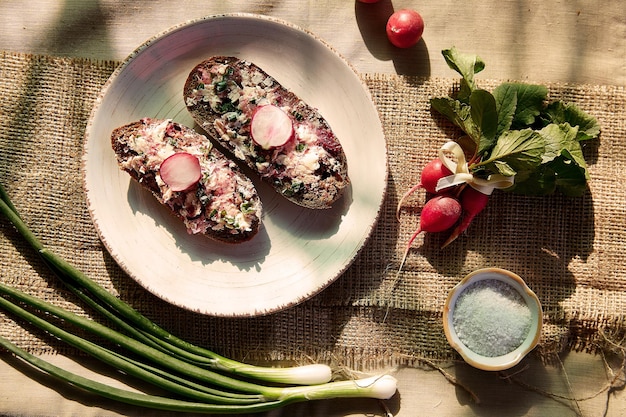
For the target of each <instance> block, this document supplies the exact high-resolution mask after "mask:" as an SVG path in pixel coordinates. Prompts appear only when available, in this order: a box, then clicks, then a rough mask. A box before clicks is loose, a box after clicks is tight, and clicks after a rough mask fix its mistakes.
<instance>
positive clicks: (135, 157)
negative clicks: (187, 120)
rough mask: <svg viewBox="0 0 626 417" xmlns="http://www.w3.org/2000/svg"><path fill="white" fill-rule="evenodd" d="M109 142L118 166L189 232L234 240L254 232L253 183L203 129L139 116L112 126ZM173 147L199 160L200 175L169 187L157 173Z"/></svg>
mask: <svg viewBox="0 0 626 417" xmlns="http://www.w3.org/2000/svg"><path fill="white" fill-rule="evenodd" d="M111 144H112V146H113V150H114V151H115V154H116V155H117V161H118V164H119V166H120V168H121V169H122V170H124V171H126V172H127V173H128V174H130V176H131V177H132V178H133V179H134V180H136V181H137V182H138V183H139V184H141V185H142V186H143V187H144V188H146V189H147V190H149V191H151V192H152V194H153V195H154V196H155V197H156V199H157V200H158V201H159V202H160V203H161V204H163V205H165V206H166V207H168V208H169V209H170V210H171V212H172V213H173V214H174V215H175V216H177V217H178V218H180V219H181V220H182V221H183V222H184V223H185V226H186V228H187V231H188V232H189V233H190V234H196V233H200V234H203V235H205V236H207V237H209V238H211V239H214V240H217V241H221V242H227V243H239V242H244V241H247V240H249V239H251V238H252V237H253V236H254V235H255V234H256V233H257V232H258V230H259V227H260V224H261V216H262V206H261V201H260V199H259V196H258V194H257V191H256V189H255V187H254V184H253V183H252V181H251V180H250V179H249V178H248V177H246V176H245V175H244V174H243V173H242V172H241V171H240V169H239V168H238V167H237V165H236V164H235V163H234V162H233V161H231V160H229V159H228V158H226V157H225V156H224V155H223V154H222V153H221V152H219V151H218V150H217V149H215V148H214V147H213V146H212V145H211V142H210V141H209V140H208V139H207V138H206V137H205V136H204V135H201V134H199V133H198V132H196V131H195V130H193V129H191V128H188V127H186V126H183V125H180V124H178V123H175V122H172V121H171V120H160V119H151V118H143V119H141V120H139V121H136V122H133V123H129V124H127V125H125V126H121V127H118V128H117V129H115V130H114V131H113V132H112V134H111ZM176 152H187V153H189V154H191V155H194V156H196V157H197V158H198V161H199V162H200V169H201V173H202V175H201V177H200V180H199V181H198V182H197V183H196V184H194V185H192V186H191V187H190V188H188V189H187V190H185V191H173V190H172V189H171V188H170V187H169V186H168V185H167V184H166V183H165V182H164V181H163V180H162V179H161V175H160V173H159V170H160V166H161V163H162V162H163V161H164V160H165V159H166V158H167V157H168V156H170V155H172V154H174V153H176Z"/></svg>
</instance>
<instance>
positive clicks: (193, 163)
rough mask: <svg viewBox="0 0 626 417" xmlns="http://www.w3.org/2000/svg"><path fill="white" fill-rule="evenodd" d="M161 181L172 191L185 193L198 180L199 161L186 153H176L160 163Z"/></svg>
mask: <svg viewBox="0 0 626 417" xmlns="http://www.w3.org/2000/svg"><path fill="white" fill-rule="evenodd" d="M160 174H161V179H162V180H163V181H164V182H165V183H166V184H167V185H168V186H169V187H170V188H171V189H172V191H185V190H187V189H188V188H189V187H191V186H192V185H194V184H195V183H197V182H198V180H200V176H201V175H202V173H201V172H200V161H198V158H197V157H195V156H194V155H192V154H190V153H187V152H177V153H175V154H173V155H170V156H168V157H167V158H166V159H165V161H163V162H162V163H161V168H160Z"/></svg>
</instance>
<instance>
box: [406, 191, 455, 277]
mask: <svg viewBox="0 0 626 417" xmlns="http://www.w3.org/2000/svg"><path fill="white" fill-rule="evenodd" d="M461 213H462V209H461V203H460V202H459V200H457V199H456V198H454V197H451V196H448V195H438V196H436V197H433V198H431V199H430V200H428V201H427V202H426V204H424V207H423V208H422V212H421V214H420V223H419V226H418V228H417V230H416V231H415V233H413V235H412V236H411V238H410V239H409V241H408V242H407V244H406V247H405V249H404V256H403V257H402V262H400V268H399V269H398V272H397V274H400V271H401V270H402V267H403V266H404V262H405V261H406V257H407V256H408V254H409V249H411V245H412V244H413V241H414V240H415V238H416V237H417V236H418V235H419V234H420V233H422V232H429V233H437V232H443V231H444V230H448V229H449V228H451V227H452V226H454V224H455V223H456V222H457V221H458V220H459V218H460V217H461ZM396 276H397V275H396Z"/></svg>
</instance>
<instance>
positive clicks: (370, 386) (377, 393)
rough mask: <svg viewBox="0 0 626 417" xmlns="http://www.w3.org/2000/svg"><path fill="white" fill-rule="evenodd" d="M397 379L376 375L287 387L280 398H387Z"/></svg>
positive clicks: (394, 389) (392, 391) (395, 385)
mask: <svg viewBox="0 0 626 417" xmlns="http://www.w3.org/2000/svg"><path fill="white" fill-rule="evenodd" d="M397 382H398V381H397V380H396V379H395V378H394V377H393V376H391V375H386V374H385V375H378V376H372V377H367V378H362V379H356V380H349V381H334V382H329V383H326V384H322V385H312V386H302V387H288V388H285V389H284V390H283V396H282V397H281V398H280V399H281V400H282V399H286V398H290V399H293V398H304V399H306V400H322V399H329V398H376V399H379V400H387V399H389V398H391V397H393V395H394V394H395V393H396V389H397Z"/></svg>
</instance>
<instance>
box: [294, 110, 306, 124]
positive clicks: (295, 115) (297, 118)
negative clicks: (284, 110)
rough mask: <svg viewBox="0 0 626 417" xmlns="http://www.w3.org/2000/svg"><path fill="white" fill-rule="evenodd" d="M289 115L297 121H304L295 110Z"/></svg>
mask: <svg viewBox="0 0 626 417" xmlns="http://www.w3.org/2000/svg"><path fill="white" fill-rule="evenodd" d="M291 114H292V115H293V117H295V118H296V120H297V121H299V122H301V121H303V120H304V116H302V114H300V113H299V112H298V111H297V110H293V111H292V112H291Z"/></svg>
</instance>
